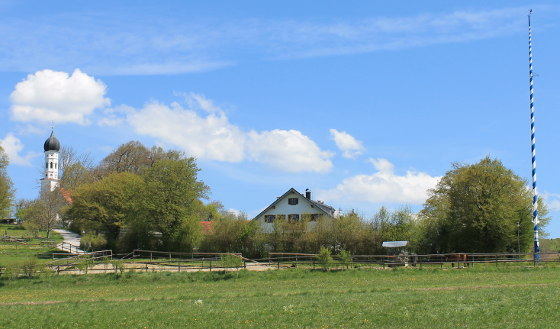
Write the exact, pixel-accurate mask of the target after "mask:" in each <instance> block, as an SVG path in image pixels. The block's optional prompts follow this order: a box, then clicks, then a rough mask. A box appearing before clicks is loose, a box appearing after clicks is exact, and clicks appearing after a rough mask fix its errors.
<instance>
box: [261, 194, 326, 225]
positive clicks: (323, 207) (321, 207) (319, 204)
mask: <svg viewBox="0 0 560 329" xmlns="http://www.w3.org/2000/svg"><path fill="white" fill-rule="evenodd" d="M290 193H296V194H299V195H300V196H301V197H302V198H303V199H305V200H307V201H308V202H309V203H311V205H313V206H315V207H317V208H318V209H319V210H321V211H322V212H324V213H325V215H327V216H330V217H334V212H335V211H336V210H335V209H334V208H333V207H331V206H329V205H327V204H324V203H322V202H320V201H313V200H309V199H308V198H306V197H305V195H303V194H301V193H299V192H298V191H297V190H296V189H295V188H293V187H292V188H290V189H289V190H288V191H287V192H286V193H284V194H282V195H281V196H279V197H278V198H276V200H275V201H274V202H273V203H271V204H270V205H269V206H268V207H266V208H265V209H264V210H263V211H261V212H260V213H259V214H258V215H257V216H255V217H254V218H253V219H255V218H258V217H259V216H260V215H262V214H264V213H265V212H266V211H268V210H269V209H270V208H272V207H273V206H275V205H276V204H277V203H278V202H280V200H282V199H284V198H285V197H286V196H287V195H288V194H290Z"/></svg>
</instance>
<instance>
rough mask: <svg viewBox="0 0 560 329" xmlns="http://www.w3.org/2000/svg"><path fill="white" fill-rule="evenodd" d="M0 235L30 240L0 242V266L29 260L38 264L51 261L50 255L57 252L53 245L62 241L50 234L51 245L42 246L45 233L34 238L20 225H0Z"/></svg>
mask: <svg viewBox="0 0 560 329" xmlns="http://www.w3.org/2000/svg"><path fill="white" fill-rule="evenodd" d="M0 235H2V236H5V235H7V236H11V237H17V238H30V239H31V240H30V241H28V242H26V243H19V242H2V241H0V266H9V265H17V264H21V263H23V262H26V261H28V260H30V259H33V260H36V261H37V262H38V263H42V262H46V261H49V260H51V259H52V256H51V253H52V252H53V251H57V250H56V249H55V248H54V244H56V243H59V242H61V241H62V237H61V236H60V234H58V233H56V232H51V234H50V237H49V240H51V241H53V243H52V244H50V245H49V244H42V242H45V239H46V233H45V232H40V233H39V236H38V238H36V237H35V234H33V233H32V232H30V231H28V230H26V229H24V228H23V227H22V226H20V225H8V224H0Z"/></svg>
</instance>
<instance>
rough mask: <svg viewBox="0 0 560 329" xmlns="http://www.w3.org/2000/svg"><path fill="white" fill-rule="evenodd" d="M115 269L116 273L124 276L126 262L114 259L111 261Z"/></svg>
mask: <svg viewBox="0 0 560 329" xmlns="http://www.w3.org/2000/svg"><path fill="white" fill-rule="evenodd" d="M111 264H112V265H113V268H114V269H115V273H119V274H123V272H124V269H125V267H124V261H123V260H122V259H113V260H112V261H111Z"/></svg>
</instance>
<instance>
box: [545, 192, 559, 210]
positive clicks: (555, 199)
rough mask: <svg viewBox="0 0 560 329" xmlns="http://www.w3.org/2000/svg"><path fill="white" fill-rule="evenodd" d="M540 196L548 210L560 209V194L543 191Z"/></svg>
mask: <svg viewBox="0 0 560 329" xmlns="http://www.w3.org/2000/svg"><path fill="white" fill-rule="evenodd" d="M542 196H543V199H544V200H545V201H546V205H547V206H548V208H549V209H550V210H552V211H560V194H554V193H543V195H542Z"/></svg>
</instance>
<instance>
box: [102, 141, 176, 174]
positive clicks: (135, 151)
mask: <svg viewBox="0 0 560 329" xmlns="http://www.w3.org/2000/svg"><path fill="white" fill-rule="evenodd" d="M183 157H184V156H183V154H182V153H181V152H179V151H175V150H170V151H165V150H164V149H162V148H161V147H158V146H154V147H152V148H147V147H146V146H144V145H143V144H142V143H140V142H138V141H130V142H128V143H125V144H122V145H121V146H119V147H118V148H117V149H116V150H115V151H113V152H111V154H109V155H107V156H106V157H105V158H104V159H103V160H101V163H100V164H99V166H98V167H97V173H98V174H100V175H105V174H108V173H110V172H125V171H126V172H132V173H136V174H139V173H141V172H142V171H143V170H144V169H146V168H149V167H151V166H153V165H154V164H155V163H156V162H157V161H159V160H163V159H169V160H179V159H181V158H183Z"/></svg>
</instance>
